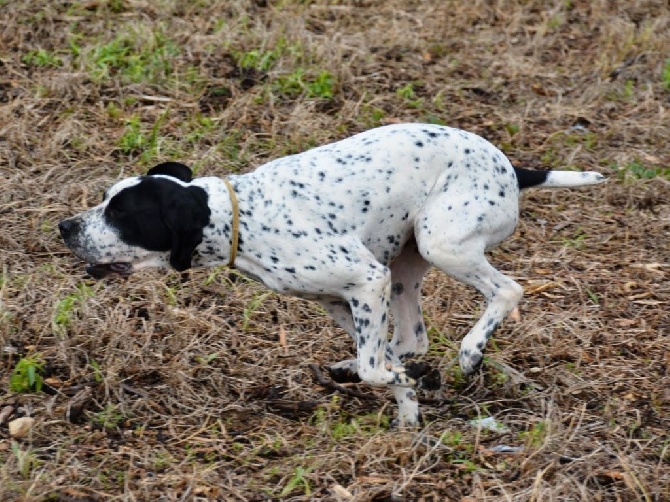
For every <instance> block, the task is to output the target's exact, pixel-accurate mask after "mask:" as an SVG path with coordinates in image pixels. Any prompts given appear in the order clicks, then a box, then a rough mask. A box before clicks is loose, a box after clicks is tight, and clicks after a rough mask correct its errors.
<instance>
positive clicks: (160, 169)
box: [147, 162, 193, 183]
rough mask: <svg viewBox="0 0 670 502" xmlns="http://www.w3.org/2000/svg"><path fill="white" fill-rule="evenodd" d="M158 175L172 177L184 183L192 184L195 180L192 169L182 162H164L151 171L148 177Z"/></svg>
mask: <svg viewBox="0 0 670 502" xmlns="http://www.w3.org/2000/svg"><path fill="white" fill-rule="evenodd" d="M157 174H162V175H164V176H172V177H173V178H177V179H178V180H181V181H183V182H184V183H190V182H191V180H192V179H193V173H192V172H191V169H190V168H189V167H188V166H186V165H184V164H181V163H180V162H163V163H162V164H158V165H157V166H154V167H152V168H151V169H149V172H148V173H147V176H156V175H157Z"/></svg>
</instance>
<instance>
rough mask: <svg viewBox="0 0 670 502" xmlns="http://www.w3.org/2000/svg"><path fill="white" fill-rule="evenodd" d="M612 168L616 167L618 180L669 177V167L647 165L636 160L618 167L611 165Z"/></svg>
mask: <svg viewBox="0 0 670 502" xmlns="http://www.w3.org/2000/svg"><path fill="white" fill-rule="evenodd" d="M613 168H614V169H616V171H617V178H619V179H620V180H626V179H629V178H630V179H633V180H650V179H653V178H657V177H659V178H665V179H670V168H660V167H659V168H654V167H647V166H645V165H644V164H642V163H641V162H638V161H634V162H630V163H628V164H627V165H626V166H621V167H619V168H617V167H616V166H613Z"/></svg>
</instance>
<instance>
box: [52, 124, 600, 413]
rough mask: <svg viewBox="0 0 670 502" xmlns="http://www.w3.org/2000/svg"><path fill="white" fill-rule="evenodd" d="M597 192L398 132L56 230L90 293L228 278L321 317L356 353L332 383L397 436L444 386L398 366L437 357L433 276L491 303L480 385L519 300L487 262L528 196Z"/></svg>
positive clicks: (470, 347) (479, 329)
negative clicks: (381, 417) (376, 413)
mask: <svg viewBox="0 0 670 502" xmlns="http://www.w3.org/2000/svg"><path fill="white" fill-rule="evenodd" d="M604 180H605V178H604V176H603V175H601V174H599V173H597V172H569V171H533V170H526V169H520V168H515V167H513V166H512V164H511V163H510V162H509V160H508V159H507V158H506V157H505V155H504V154H503V153H502V152H501V151H500V150H498V149H497V148H496V147H495V146H494V145H492V144H491V143H489V142H488V141H486V140H485V139H483V138H481V137H480V136H477V135H476V134H473V133H470V132H466V131H464V130H460V129H454V128H449V127H445V126H441V125H434V124H395V125H388V126H383V127H379V128H376V129H372V130H369V131H367V132H362V133H360V134H357V135H355V136H352V137H349V138H347V139H344V140H341V141H338V142H334V143H331V144H327V145H324V146H320V147H317V148H314V149H311V150H308V151H306V152H303V153H300V154H296V155H291V156H287V157H283V158H279V159H276V160H274V161H271V162H268V163H267V164H264V165H262V166H261V167H259V168H258V169H256V170H255V171H253V172H250V173H248V174H243V175H231V176H229V177H228V178H227V179H222V178H218V177H201V178H196V179H193V178H192V172H191V170H190V169H189V168H188V167H187V166H185V165H183V164H180V163H176V162H167V163H163V164H159V165H157V166H155V167H153V168H152V169H150V170H149V172H148V173H147V174H146V175H144V176H135V177H131V178H126V179H123V180H121V181H119V182H117V183H116V184H114V185H113V186H112V187H111V188H109V189H108V190H107V191H106V192H105V195H104V199H103V201H102V203H100V204H99V205H97V206H95V207H93V208H92V209H89V210H87V211H84V212H82V213H80V214H78V215H76V216H74V217H71V218H68V219H65V220H63V221H61V222H60V223H59V230H60V234H61V236H62V238H63V240H64V242H65V244H66V245H67V247H68V248H70V250H72V252H73V253H74V254H75V255H76V256H77V257H78V258H80V259H81V260H83V261H84V262H86V263H87V271H88V273H89V274H90V275H91V276H93V277H95V278H102V277H104V276H106V275H108V274H118V275H122V276H126V275H129V274H131V273H133V272H136V271H138V270H141V269H144V268H147V267H164V268H165V267H167V268H173V269H175V270H177V271H183V270H186V269H188V268H191V267H210V266H215V265H221V264H229V265H231V266H235V267H237V268H238V269H239V270H240V271H242V272H243V273H244V274H245V275H247V276H249V277H251V278H253V279H256V280H258V281H260V282H262V283H264V284H265V285H266V286H267V287H268V288H270V289H273V290H275V291H277V292H280V293H284V294H290V295H295V296H299V297H303V298H307V299H310V300H313V301H316V302H318V303H319V304H321V305H322V306H323V308H324V309H325V310H326V311H327V312H328V313H329V314H330V315H331V316H332V317H333V318H334V320H335V321H336V322H337V323H338V324H339V325H340V326H341V327H342V328H344V330H345V331H346V332H347V333H348V334H349V335H350V336H351V337H352V338H353V340H354V342H355V344H356V359H354V360H348V361H343V362H341V363H338V364H335V365H333V366H332V367H331V374H332V375H333V377H334V378H335V376H336V375H339V376H340V377H342V375H358V377H360V380H362V381H363V382H365V383H368V384H371V385H377V386H389V388H390V389H391V391H392V393H393V395H394V397H395V399H396V402H397V404H398V417H397V419H396V420H395V423H396V424H397V425H399V426H415V425H417V423H418V422H419V421H420V414H419V406H418V401H417V396H416V392H415V388H416V387H417V385H421V384H422V381H424V382H423V386H424V387H428V388H434V387H435V386H436V385H437V386H439V373H438V375H437V383H436V375H435V371H436V370H430V368H427V367H426V366H425V365H421V364H416V363H414V364H409V363H407V364H405V363H406V359H408V358H410V357H411V356H416V355H421V354H425V353H426V351H427V349H428V338H427V335H426V329H425V326H424V322H423V316H422V311H421V304H420V295H421V285H422V280H423V277H424V275H425V273H426V272H427V271H428V269H429V268H430V267H431V266H435V267H437V268H439V269H440V270H442V271H444V272H445V273H447V274H448V275H450V276H451V277H453V278H454V279H456V280H458V281H461V282H463V283H466V284H469V285H470V286H473V287H474V288H476V289H477V290H478V291H479V292H480V293H481V294H482V295H483V296H484V298H485V299H486V309H485V311H484V313H483V315H482V316H481V318H480V319H479V320H478V321H477V322H476V324H475V325H474V327H473V328H472V329H471V330H470V332H469V333H468V334H467V335H466V336H465V338H464V339H463V340H462V344H461V348H460V353H459V363H460V365H461V368H462V370H463V372H464V373H465V374H471V373H473V372H474V371H475V370H476V369H477V368H478V367H479V366H480V364H481V362H482V357H483V350H484V347H485V345H486V343H487V341H488V339H489V338H490V337H491V335H492V334H493V332H494V331H495V330H496V328H497V327H498V325H499V324H500V323H501V322H502V321H503V319H504V318H505V317H506V316H507V315H508V314H509V313H510V312H511V311H512V310H513V309H514V308H515V307H516V305H517V303H518V302H519V301H520V299H521V296H522V293H523V290H522V288H521V286H520V285H519V284H517V283H516V282H514V281H513V280H512V279H510V278H509V277H507V276H506V275H504V274H502V273H500V272H499V271H498V270H496V269H495V268H494V267H493V266H491V264H490V263H489V262H488V261H487V259H486V257H485V253H486V251H488V250H490V249H492V248H493V247H495V246H496V245H498V244H499V243H500V242H502V241H503V240H504V239H505V238H507V237H508V236H509V235H510V234H511V233H512V232H513V230H514V228H515V226H516V224H517V221H518V214H519V209H518V205H519V193H520V190H523V189H525V188H531V187H579V186H585V185H594V184H598V183H601V182H603V181H604ZM389 308H391V309H392V311H393V317H394V330H393V335H392V338H391V340H390V342H389V340H388V324H389V315H388V312H389Z"/></svg>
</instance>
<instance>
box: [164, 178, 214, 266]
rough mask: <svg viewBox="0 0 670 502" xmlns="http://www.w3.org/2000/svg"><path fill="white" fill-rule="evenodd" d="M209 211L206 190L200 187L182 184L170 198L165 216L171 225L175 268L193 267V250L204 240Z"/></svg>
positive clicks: (167, 223)
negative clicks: (183, 185)
mask: <svg viewBox="0 0 670 502" xmlns="http://www.w3.org/2000/svg"><path fill="white" fill-rule="evenodd" d="M210 214H211V211H210V209H209V205H208V204H207V192H205V191H204V190H203V189H202V188H199V187H187V188H185V187H179V188H178V189H177V190H176V191H174V192H173V194H172V195H171V197H170V198H169V199H168V200H167V203H166V204H165V207H164V208H163V217H164V219H165V223H166V225H167V226H168V228H169V229H170V234H171V245H170V265H171V266H172V268H174V269H175V270H177V271H179V272H182V271H184V270H186V269H187V268H190V267H191V259H192V257H193V252H194V251H195V248H197V247H198V245H199V244H200V243H201V242H202V238H203V229H204V228H205V226H207V225H208V224H209V216H210Z"/></svg>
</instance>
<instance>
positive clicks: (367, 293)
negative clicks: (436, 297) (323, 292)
mask: <svg viewBox="0 0 670 502" xmlns="http://www.w3.org/2000/svg"><path fill="white" fill-rule="evenodd" d="M380 268H381V267H380ZM378 275H379V276H378V277H376V278H375V277H373V276H368V278H367V279H368V280H367V282H366V283H365V284H363V285H361V286H360V287H357V288H355V289H353V288H352V290H351V291H350V292H349V294H348V298H347V301H348V302H349V306H350V308H351V315H352V317H353V322H354V329H355V332H356V359H357V365H358V376H359V377H360V378H361V380H362V381H364V382H365V383H368V384H370V385H396V386H400V387H414V386H415V385H416V380H415V379H414V378H411V377H410V376H409V375H407V372H406V371H405V368H404V367H403V366H402V364H401V363H400V360H399V359H398V358H397V357H396V356H395V355H394V354H393V351H392V350H391V348H390V347H389V345H388V310H389V301H390V298H391V273H390V271H389V270H388V268H386V267H383V272H379V273H378Z"/></svg>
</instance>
